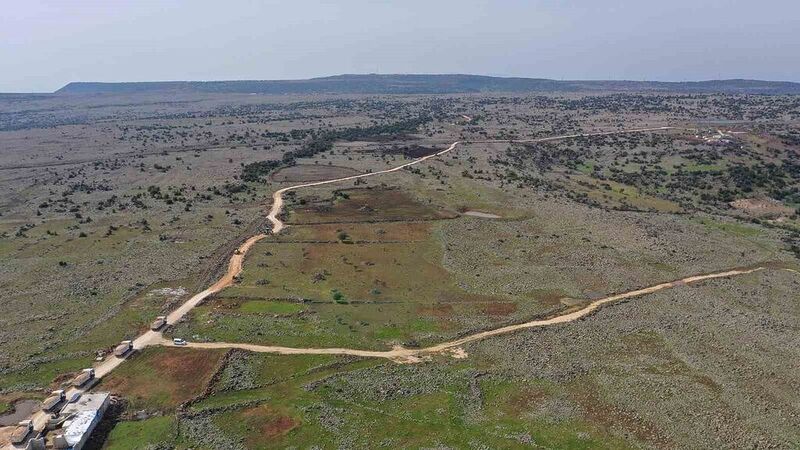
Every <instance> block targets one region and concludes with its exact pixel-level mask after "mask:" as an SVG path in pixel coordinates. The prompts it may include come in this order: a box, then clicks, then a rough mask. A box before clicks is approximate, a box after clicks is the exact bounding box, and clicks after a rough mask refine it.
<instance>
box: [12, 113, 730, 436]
mask: <svg viewBox="0 0 800 450" xmlns="http://www.w3.org/2000/svg"><path fill="white" fill-rule="evenodd" d="M672 128H674V127H666V126H665V127H652V128H637V129H631V130H617V131H604V132H592V133H578V134H569V135H563V136H552V137H546V138H537V139H523V140H486V141H464V142H462V141H456V142H453V143H452V144H450V146H449V147H447V148H446V149H444V150H441V151H439V152H436V153H433V154H431V155H428V156H423V157H421V158H417V159H415V160H413V161H410V162H408V163H405V164H401V165H399V166H397V167H393V168H391V169H386V170H381V171H378V172H370V173H364V174H359V175H353V176H348V177H342V178H336V179H332V180H325V181H317V182H312V183H304V184H298V185H294V186H288V187H285V188H282V189H279V190H277V191H275V193H274V194H273V195H272V207H271V208H270V211H269V214H268V215H267V219H268V220H269V221H270V222H271V223H272V230H271V232H272V234H278V233H280V232H281V230H283V229H284V228H285V225H284V223H283V222H282V221H281V220H280V218H279V215H280V213H281V212H282V210H283V203H284V202H283V194H284V193H286V192H289V191H292V190H297V189H302V188H307V187H313V186H321V185H326V184H333V183H339V182H344V181H350V180H356V179H360V178H367V177H373V176H377V175H383V174H387V173H392V172H397V171H399V170H402V169H404V168H406V167H409V166H413V165H415V164H420V163H422V162H425V161H427V160H429V159H431V158H435V157H437V156H441V155H444V154H446V153H449V152H451V151H452V150H453V149H455V148H456V146H458V145H459V144H463V143H471V144H486V143H515V142H518V143H535V142H548V141H555V140H560V139H571V138H577V137H591V136H605V135H612V134H626V133H640V132H646V131H662V130H668V129H672ZM265 237H267V234H257V235H255V236H252V237H250V238H249V239H247V240H246V241H245V242H244V243H243V244H242V245H240V246H239V247H238V248H237V249H236V251H235V252H234V254H233V255H232V256H231V258H230V262H229V264H228V270H227V271H226V272H225V274H224V275H223V276H222V278H220V279H219V280H217V281H216V282H215V283H214V284H213V285H211V286H210V287H209V288H207V289H205V290H204V291H202V292H199V293H197V294H195V295H194V296H192V297H191V298H190V299H189V300H187V301H186V302H184V303H183V304H181V305H180V306H179V307H178V308H177V309H175V310H174V311H172V312H171V313H169V314H168V315H167V324H168V325H174V324H175V323H177V322H179V321H180V320H181V319H182V318H183V317H185V316H186V314H188V313H189V312H190V311H191V310H192V309H194V307H196V306H197V305H199V304H200V303H202V301H203V300H205V299H206V298H208V297H209V296H211V295H213V294H215V293H217V292H220V291H222V290H223V289H225V288H226V287H228V286H231V285H232V284H233V283H234V281H235V279H236V277H237V276H238V275H239V274H240V273H241V272H242V264H243V262H244V258H245V256H246V254H247V252H248V250H250V248H251V247H252V246H253V245H254V244H255V243H256V242H258V241H260V240H261V239H264V238H265ZM718 276H722V275H718ZM704 277H709V275H706V276H704ZM690 278H691V277H690ZM703 279H705V278H703ZM648 289H652V288H648ZM628 294H630V293H628ZM628 294H621V295H628ZM605 300H607V301H613V300H608V299H605ZM595 303H597V302H595ZM597 307H599V305H597V306H595V307H594V309H596V308H597ZM587 308H588V307H587ZM585 309H586V308H585ZM580 311H584V310H580ZM591 311H593V309H592V310H587V311H586V312H585V313H583V314H581V315H580V316H579V317H583V316H584V315H586V314H589V313H590V312H591ZM571 314H575V313H571ZM576 318H578V317H576ZM557 319H558V318H557V317H556V318H553V319H547V320H557ZM572 320H575V319H572ZM536 322H538V321H533V322H528V323H525V324H520V325H512V326H509V327H503V328H499V329H496V330H490V331H484V332H481V333H477V334H475V335H471V336H468V337H465V338H462V339H459V340H456V341H451V342H447V343H443V344H439V345H436V346H433V347H428V348H426V349H401V348H397V349H394V350H390V351H388V352H386V351H384V352H381V351H370V350H357V349H314V348H289V347H272V346H259V345H254V344H227V343H189V345H188V347H195V348H242V349H246V350H251V351H269V352H271V353H281V354H304V353H312V352H318V353H321V354H351V355H357V356H365V357H378V358H389V359H392V360H395V361H398V362H413V361H416V360H418V359H419V356H418V355H427V354H432V353H440V352H443V351H452V352H453V355H454V356H456V357H462V356H466V354H465V353H463V352H461V353H460V352H459V348H458V346H460V345H461V344H462V343H467V342H472V341H474V340H479V339H485V338H486V337H490V336H495V335H498V334H505V333H509V332H512V331H515V330H516V329H522V328H530V327H534V326H542V325H541V324H538V325H537V324H535V323H536ZM170 344H171V341H167V340H165V339H164V338H163V336H162V333H161V332H159V331H152V330H148V331H146V332H145V333H143V334H141V335H139V336H138V337H136V338H135V339H134V340H133V348H134V350H141V349H144V348H146V347H150V346H159V345H170ZM124 362H125V359H124V358H117V357H115V356H113V355H109V356H108V357H106V359H104V360H103V361H101V362H100V363H98V364H96V365H95V366H94V369H95V377H96V378H97V379H101V378H103V377H104V376H106V375H108V374H109V373H111V372H112V371H113V370H114V369H116V368H117V367H119V366H120V365H121V364H122V363H124ZM89 389H91V388H89ZM89 389H83V388H70V389H69V391H68V393H67V396H69V397H72V396H73V395H75V394H80V393H83V392H86V391H88V390H89ZM31 419H32V420H33V422H34V428H35V429H36V430H37V431H42V430H44V428H45V427H46V425H47V421H48V414H46V413H44V412H41V411H40V412H38V413H36V414H34V415H33V416H32V417H31ZM0 445H2V443H0Z"/></svg>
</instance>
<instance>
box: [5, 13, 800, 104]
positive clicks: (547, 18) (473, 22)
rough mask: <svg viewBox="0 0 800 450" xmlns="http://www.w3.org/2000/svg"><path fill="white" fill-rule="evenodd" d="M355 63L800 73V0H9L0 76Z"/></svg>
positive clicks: (275, 72)
mask: <svg viewBox="0 0 800 450" xmlns="http://www.w3.org/2000/svg"><path fill="white" fill-rule="evenodd" d="M343 73H469V74H480V75H497V76H521V77H532V78H553V79H580V80H587V79H627V80H660V81H685V80H707V79H727V78H751V79H764V80H782V81H800V1H798V0H758V1H755V0H747V1H743V0H666V1H665V0H658V1H652V0H572V1H570V0H528V1H522V0H493V1H472V0H438V1H437V0H425V1H419V0H402V1H380V0H372V1H367V0H338V1H308V0H285V1H270V0H264V1H247V0H214V1H209V0H172V1H170V0H160V1H153V0H135V1H134V0H61V1H56V0H0V92H51V91H54V90H56V89H58V88H60V87H62V86H63V85H65V84H66V83H68V82H71V81H164V80H243V79H256V80H267V79H300V78H310V77H316V76H327V75H337V74H343Z"/></svg>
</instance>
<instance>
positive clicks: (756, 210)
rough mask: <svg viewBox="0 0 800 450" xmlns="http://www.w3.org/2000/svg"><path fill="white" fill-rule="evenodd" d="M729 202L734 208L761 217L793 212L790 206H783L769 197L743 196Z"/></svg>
mask: <svg viewBox="0 0 800 450" xmlns="http://www.w3.org/2000/svg"><path fill="white" fill-rule="evenodd" d="M729 204H730V205H731V206H732V207H733V208H735V209H738V210H741V211H744V212H746V213H748V214H750V215H754V216H761V217H763V216H783V215H790V214H792V213H793V212H794V211H793V210H792V208H789V207H787V206H784V205H783V203H781V202H779V201H777V200H775V199H772V198H769V197H762V198H743V199H740V200H735V201H732V202H730V203H729Z"/></svg>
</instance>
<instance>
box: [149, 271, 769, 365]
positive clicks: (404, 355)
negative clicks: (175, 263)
mask: <svg viewBox="0 0 800 450" xmlns="http://www.w3.org/2000/svg"><path fill="white" fill-rule="evenodd" d="M764 269H765V267H756V268H752V269H736V270H727V271H724V272H717V273H712V274H706V275H694V276H690V277H686V278H682V279H680V280H676V281H671V282H668V283H661V284H657V285H655V286H650V287H646V288H643V289H636V290H633V291H629V292H625V293H622V294H617V295H612V296H609V297H605V298H602V299H599V300H595V301H593V302H591V303H589V304H588V305H587V306H585V307H583V308H581V309H578V310H576V311H572V312H569V313H566V314H561V315H558V316H555V317H551V318H548V319H541V320H532V321H530V322H525V323H521V324H517V325H509V326H505V327H501V328H496V329H494V330H488V331H482V332H480V333H475V334H471V335H469V336H465V337H463V338H460V339H456V340H453V341H449V342H443V343H441V344H437V345H434V346H431V347H425V348H419V349H407V348H402V347H398V348H395V349H392V350H386V351H379V350H375V351H371V350H358V349H349V348H305V347H303V348H295V347H281V346H273V345H256V344H240V343H227V342H190V343H188V344H187V347H191V348H208V349H213V348H238V349H243V350H249V351H253V352H260V353H276V354H280V355H351V356H362V357H370V358H386V359H390V360H393V361H397V362H414V361H417V360H418V359H419V358H420V357H424V356H426V355H432V354H437V353H445V352H448V351H451V352H454V354H455V355H457V356H463V355H465V353H464V352H463V350H461V349H460V347H461V346H462V345H464V344H468V343H470V342H475V341H480V340H482V339H486V338H489V337H493V336H499V335H502V334H509V333H513V332H515V331H519V330H524V329H529V328H537V327H546V326H551V325H558V324H563V323H567V322H573V321H576V320H578V319H581V318H583V317H586V316H588V315H589V314H591V313H593V312H594V311H596V310H598V309H599V308H600V307H602V306H603V305H606V304H609V303H613V302H618V301H620V300H624V299H628V298H633V297H640V296H643V295H647V294H652V293H655V292H658V291H661V290H664V289H671V288H674V287H677V286H685V285H688V284H692V283H698V282H701V281H706V280H713V279H716V278H729V277H734V276H738V275H745V274H749V273H754V272H758V271H761V270H764ZM160 344H161V345H172V342H171V341H168V340H163V339H162V340H161V341H160Z"/></svg>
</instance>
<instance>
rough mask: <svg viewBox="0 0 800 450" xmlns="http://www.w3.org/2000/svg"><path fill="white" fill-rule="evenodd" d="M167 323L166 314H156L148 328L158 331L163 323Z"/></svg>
mask: <svg viewBox="0 0 800 450" xmlns="http://www.w3.org/2000/svg"><path fill="white" fill-rule="evenodd" d="M166 324H167V317H166V316H158V317H156V320H154V321H153V323H151V324H150V329H151V330H153V331H158V330H160V329H162V328H164V325H166Z"/></svg>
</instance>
